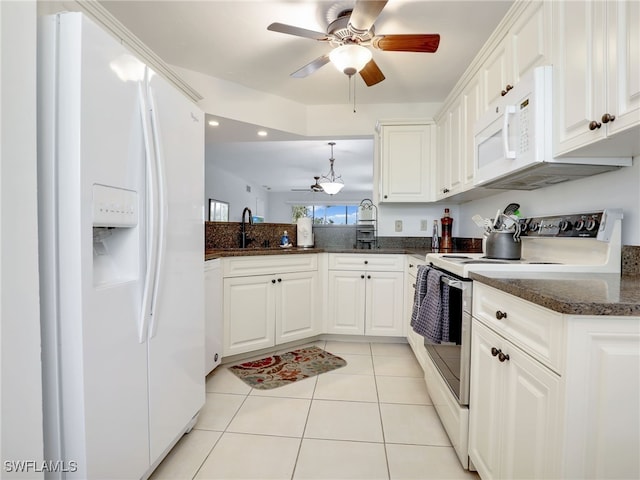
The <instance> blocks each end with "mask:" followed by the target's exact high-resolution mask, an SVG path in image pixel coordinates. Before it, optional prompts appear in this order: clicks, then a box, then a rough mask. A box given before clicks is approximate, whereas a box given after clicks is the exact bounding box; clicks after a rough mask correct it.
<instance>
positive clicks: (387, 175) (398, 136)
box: [378, 122, 435, 202]
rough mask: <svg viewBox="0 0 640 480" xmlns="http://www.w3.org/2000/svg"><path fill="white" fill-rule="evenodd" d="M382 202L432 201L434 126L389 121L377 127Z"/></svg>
mask: <svg viewBox="0 0 640 480" xmlns="http://www.w3.org/2000/svg"><path fill="white" fill-rule="evenodd" d="M378 156H379V158H378V164H379V165H378V172H379V179H378V183H379V192H380V193H379V196H378V197H379V198H378V201H379V202H430V201H432V200H433V195H432V190H433V189H432V186H431V185H432V160H433V157H434V156H435V125H434V124H433V123H432V122H425V123H405V124H398V123H386V122H380V124H379V126H378Z"/></svg>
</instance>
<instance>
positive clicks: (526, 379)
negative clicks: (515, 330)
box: [494, 342, 562, 478]
mask: <svg viewBox="0 0 640 480" xmlns="http://www.w3.org/2000/svg"><path fill="white" fill-rule="evenodd" d="M502 351H503V353H505V354H508V355H509V359H508V360H505V361H504V362H503V363H500V361H499V360H497V359H494V362H495V363H497V364H499V367H500V370H502V371H501V374H503V375H504V376H505V389H504V407H503V409H502V412H501V413H502V417H503V419H502V420H503V430H502V438H503V442H502V447H501V457H502V461H501V468H500V477H501V478H560V474H559V473H560V471H559V461H558V460H559V459H560V457H561V456H560V453H559V452H560V450H561V448H560V447H561V445H560V442H559V435H560V432H559V421H558V420H559V419H558V416H559V411H560V409H561V408H562V405H561V404H560V393H559V388H560V377H559V376H558V375H556V374H555V373H553V372H551V370H549V369H548V368H546V367H544V366H543V365H541V364H540V363H538V362H537V361H535V360H534V359H533V358H532V357H530V356H529V355H527V354H525V353H523V352H522V351H521V350H519V349H518V348H516V347H514V346H513V344H511V343H508V342H507V343H505V344H504V346H503V347H502Z"/></svg>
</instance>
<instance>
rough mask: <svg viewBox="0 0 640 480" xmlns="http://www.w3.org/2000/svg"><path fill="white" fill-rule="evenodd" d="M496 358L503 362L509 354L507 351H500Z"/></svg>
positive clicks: (507, 358)
mask: <svg viewBox="0 0 640 480" xmlns="http://www.w3.org/2000/svg"><path fill="white" fill-rule="evenodd" d="M498 360H500V361H501V362H504V361H506V360H509V354H508V353H506V354H505V353H502V352H498Z"/></svg>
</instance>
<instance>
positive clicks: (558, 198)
mask: <svg viewBox="0 0 640 480" xmlns="http://www.w3.org/2000/svg"><path fill="white" fill-rule="evenodd" d="M512 202H514V203H519V204H520V205H521V206H520V212H521V213H522V215H523V216H524V217H530V216H538V215H552V214H562V213H581V212H588V211H598V210H602V209H604V208H622V209H623V212H624V219H623V220H622V243H623V244H624V245H640V157H635V158H634V159H633V165H632V166H631V167H623V168H621V169H619V170H615V171H613V172H607V173H602V174H600V175H595V176H593V177H587V178H583V179H581V180H574V181H571V182H566V183H561V184H558V185H554V186H552V187H546V188H542V189H539V190H532V191H528V192H526V191H515V190H509V191H505V192H502V193H499V194H497V195H494V196H491V197H487V198H483V199H481V200H474V201H472V202H469V203H465V204H462V205H460V208H459V213H458V219H457V223H458V226H459V230H458V235H460V236H465V237H476V238H479V237H481V236H482V231H481V230H480V229H479V228H478V227H476V225H475V223H473V221H472V220H471V217H472V216H473V215H474V214H476V213H477V214H479V215H482V216H484V217H491V218H493V217H494V216H495V214H496V210H497V209H498V208H501V209H503V208H504V207H505V206H506V205H507V204H509V203H512ZM455 224H456V222H454V225H455Z"/></svg>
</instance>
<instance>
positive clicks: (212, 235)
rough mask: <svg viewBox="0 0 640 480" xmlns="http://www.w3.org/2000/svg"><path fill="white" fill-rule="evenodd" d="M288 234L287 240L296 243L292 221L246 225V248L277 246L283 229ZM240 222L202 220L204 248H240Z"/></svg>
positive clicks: (295, 231) (295, 232)
mask: <svg viewBox="0 0 640 480" xmlns="http://www.w3.org/2000/svg"><path fill="white" fill-rule="evenodd" d="M285 230H286V231H287V234H288V235H289V242H290V243H291V244H293V245H295V244H296V241H297V240H296V239H297V235H296V234H297V230H296V225H295V224H292V223H255V224H253V225H246V232H247V237H248V239H250V242H249V243H248V245H247V248H264V247H277V246H278V245H280V237H282V234H283V233H284V231H285ZM241 232H242V224H241V223H240V222H204V248H205V250H216V249H218V248H240V234H241Z"/></svg>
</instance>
